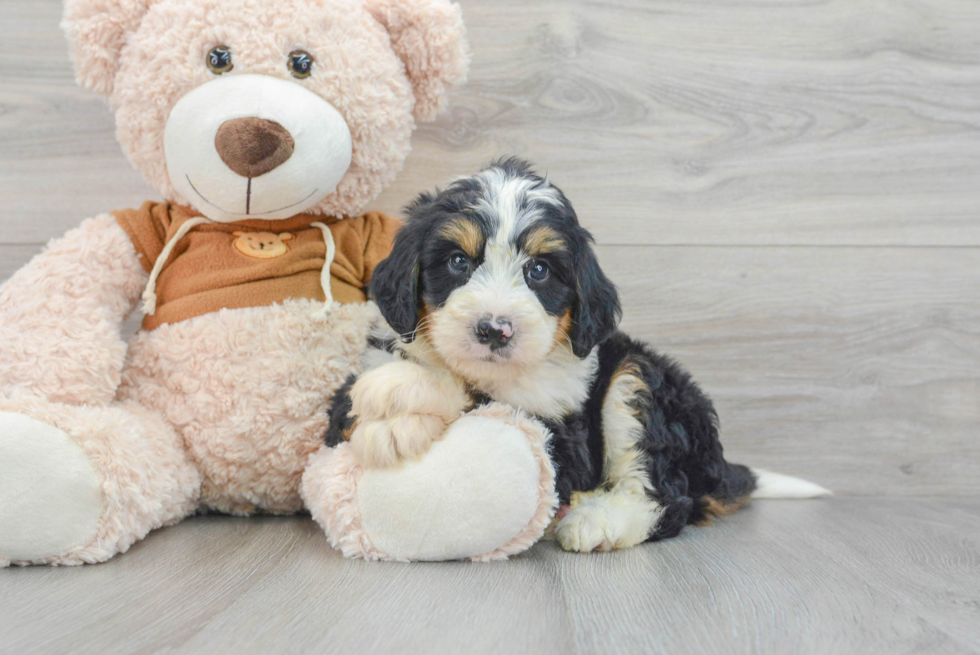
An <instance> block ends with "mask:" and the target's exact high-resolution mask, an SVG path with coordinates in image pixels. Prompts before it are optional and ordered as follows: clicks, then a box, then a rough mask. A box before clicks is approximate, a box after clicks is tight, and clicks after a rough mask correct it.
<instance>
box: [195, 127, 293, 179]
mask: <svg viewBox="0 0 980 655" xmlns="http://www.w3.org/2000/svg"><path fill="white" fill-rule="evenodd" d="M214 147H215V148H217V150H218V156H219V157H221V161H223V162H224V163H225V164H226V165H227V166H228V168H230V169H231V170H233V171H235V172H236V173H238V174H239V175H241V176H242V177H247V178H253V177H258V176H259V175H264V174H266V173H268V172H269V171H271V170H273V169H275V168H277V167H279V166H281V165H282V164H283V162H285V161H286V160H287V159H289V158H290V157H292V156H293V150H295V149H296V142H295V141H293V136H292V135H291V134H290V133H289V130H287V129H286V128H284V127H283V126H282V125H280V124H279V123H276V122H275V121H267V120H265V119H264V118H255V117H248V118H234V119H232V120H230V121H225V122H224V123H222V124H221V127H219V128H218V133H217V134H215V135H214Z"/></svg>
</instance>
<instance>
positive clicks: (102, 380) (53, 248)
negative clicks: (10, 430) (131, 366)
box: [0, 215, 147, 405]
mask: <svg viewBox="0 0 980 655" xmlns="http://www.w3.org/2000/svg"><path fill="white" fill-rule="evenodd" d="M146 279H147V274H146V272H145V271H144V270H143V266H142V265H141V264H140V261H139V258H138V257H137V255H136V249H135V248H134V247H133V244H132V241H130V239H129V237H128V236H127V235H126V232H125V231H124V230H123V229H122V228H121V227H120V226H119V224H118V223H117V222H116V220H115V219H114V218H113V217H111V216H108V215H106V216H100V217H98V218H93V219H90V220H87V221H84V222H83V223H82V224H81V225H80V226H79V227H78V228H77V229H74V230H71V231H69V232H68V233H67V234H65V236H64V237H62V238H60V239H55V240H53V241H52V242H51V243H50V244H49V245H48V247H47V248H46V249H45V251H44V252H42V253H40V254H38V255H37V256H35V257H34V258H33V259H32V260H31V261H30V262H28V263H27V264H26V265H25V266H24V267H23V268H21V269H20V270H19V271H17V272H16V273H14V274H13V276H12V277H11V278H10V279H9V280H7V281H6V282H3V283H2V284H0V394H3V393H9V392H12V391H14V390H28V391H31V392H32V393H34V394H35V395H37V396H41V397H43V398H47V399H48V400H52V401H57V402H62V403H71V404H79V405H80V404H94V403H102V404H106V403H109V402H111V401H112V399H113V398H114V397H115V395H116V389H117V388H118V387H119V383H120V378H121V371H122V366H123V359H124V357H125V355H126V343H125V342H124V341H123V340H122V338H121V337H120V334H119V329H120V326H121V325H122V322H123V320H124V318H125V317H126V316H127V315H128V314H129V313H130V312H131V311H132V310H133V308H134V307H135V306H136V302H137V301H138V300H139V296H140V293H141V292H142V290H143V285H144V284H145V282H146Z"/></svg>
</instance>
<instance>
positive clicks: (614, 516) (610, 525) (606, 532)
mask: <svg viewBox="0 0 980 655" xmlns="http://www.w3.org/2000/svg"><path fill="white" fill-rule="evenodd" d="M660 513H661V507H660V505H659V504H658V503H656V502H655V501H652V500H650V499H649V498H647V497H646V495H645V494H643V493H633V492H624V491H620V490H612V491H609V490H604V489H603V490H598V491H594V492H590V493H576V494H573V495H572V507H571V509H570V510H569V511H568V513H567V514H566V515H565V517H564V518H562V519H561V521H560V522H559V523H558V527H557V528H556V530H555V536H556V538H557V539H558V543H559V544H561V547H562V548H564V549H565V550H569V551H573V552H578V553H591V552H593V551H601V552H606V551H610V550H618V549H620V548H629V547H630V546H635V545H637V544H639V543H642V542H643V541H645V540H646V538H647V536H649V534H650V531H651V530H652V529H653V527H654V526H655V525H656V522H657V518H658V517H659V516H660Z"/></svg>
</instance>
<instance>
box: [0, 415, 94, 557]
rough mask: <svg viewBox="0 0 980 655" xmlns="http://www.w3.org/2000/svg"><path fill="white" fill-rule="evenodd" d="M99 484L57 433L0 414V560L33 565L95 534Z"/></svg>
mask: <svg viewBox="0 0 980 655" xmlns="http://www.w3.org/2000/svg"><path fill="white" fill-rule="evenodd" d="M103 509H104V507H103V499H102V486H101V483H100V481H99V478H98V476H97V474H96V472H95V469H94V468H93V467H92V463H91V462H90V461H89V460H88V458H87V457H86V456H85V453H84V452H82V449H81V448H80V447H79V446H78V445H77V444H76V443H75V442H74V441H72V440H71V438H70V437H69V436H68V435H67V434H66V433H65V432H64V431H62V430H60V429H58V428H56V427H53V426H51V425H48V424H46V423H42V422H41V421H36V420H34V419H32V418H28V417H26V416H23V415H21V414H14V413H11V412H0V559H8V560H13V561H37V560H42V559H45V558H48V557H54V556H56V555H60V554H62V553H64V552H65V551H67V550H68V549H69V548H71V547H72V546H79V545H85V544H86V543H87V542H88V541H89V540H91V539H92V537H93V536H94V535H95V532H96V529H97V527H98V523H99V519H100V518H101V516H102V512H103Z"/></svg>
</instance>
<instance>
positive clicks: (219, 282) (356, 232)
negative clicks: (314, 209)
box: [113, 202, 400, 330]
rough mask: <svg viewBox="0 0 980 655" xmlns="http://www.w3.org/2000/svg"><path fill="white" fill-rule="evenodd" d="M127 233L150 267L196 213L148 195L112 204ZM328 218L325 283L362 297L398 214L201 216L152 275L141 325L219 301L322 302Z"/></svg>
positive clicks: (181, 316)
mask: <svg viewBox="0 0 980 655" xmlns="http://www.w3.org/2000/svg"><path fill="white" fill-rule="evenodd" d="M113 216H114V217H115V218H116V220H117V221H118V222H119V225H120V226H122V228H123V229H124V230H125V231H126V233H127V234H128V235H129V238H130V239H132V241H133V245H134V246H135V247H136V252H137V254H138V255H139V257H140V261H141V262H142V264H143V268H145V269H146V270H147V272H149V271H151V270H152V269H153V264H154V262H156V259H157V257H159V255H160V253H161V252H162V251H163V249H164V246H165V245H166V244H167V242H168V241H169V240H170V239H171V238H172V237H173V235H174V234H175V233H176V232H177V230H178V229H179V228H180V226H181V225H182V224H183V223H185V222H186V221H188V220H190V219H191V218H194V217H197V216H200V214H199V213H197V212H195V211H193V210H191V209H188V208H185V207H181V206H178V205H173V204H168V203H154V202H146V203H144V204H143V206H142V207H140V208H139V209H125V210H122V211H117V212H113ZM316 222H322V223H326V224H327V226H328V227H329V229H330V233H331V234H332V235H333V240H334V243H335V244H336V248H337V251H336V255H335V256H334V260H333V263H332V264H331V266H330V290H331V292H332V293H333V299H334V300H336V301H338V302H342V303H357V302H365V300H366V299H367V298H366V295H365V289H366V288H367V285H368V283H369V282H370V281H371V273H372V272H373V271H374V267H375V266H377V264H378V263H379V262H380V261H381V260H383V259H384V258H385V257H387V256H388V253H389V252H391V244H392V238H393V237H394V235H395V232H396V231H397V230H398V227H399V226H400V222H399V221H398V220H397V219H395V218H392V217H390V216H387V215H385V214H382V213H380V212H368V213H367V214H364V215H362V216H357V217H354V218H345V219H343V220H338V219H335V218H328V217H324V216H313V215H309V214H300V215H298V216H294V217H293V218H289V219H285V220H279V221H270V220H248V221H240V222H238V223H204V224H202V225H197V226H195V227H193V228H192V229H191V230H190V232H188V233H187V235H185V236H184V237H183V238H182V239H180V241H179V242H178V243H176V244H175V246H174V249H173V252H172V253H171V254H170V257H169V258H168V259H167V261H166V262H165V264H164V266H163V270H162V271H161V272H160V275H159V277H158V278H157V282H156V296H157V303H156V311H155V312H154V313H153V314H148V315H147V316H145V317H144V319H143V329H144V330H152V329H154V328H156V327H158V326H160V325H163V324H164V323H176V322H177V321H183V320H185V319H188V318H193V317H194V316H200V315H202V314H207V313H210V312H215V311H218V310H219V309H222V308H229V309H236V308H240V307H262V306H265V305H271V304H273V303H276V302H281V301H283V300H285V299H287V298H307V299H310V300H317V301H320V302H323V301H324V300H325V298H326V297H325V295H324V293H323V289H322V288H321V285H320V271H321V269H322V268H323V265H324V263H325V257H326V246H325V245H324V237H323V233H322V232H321V230H320V229H319V228H318V227H315V226H313V225H312V224H313V223H316Z"/></svg>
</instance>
